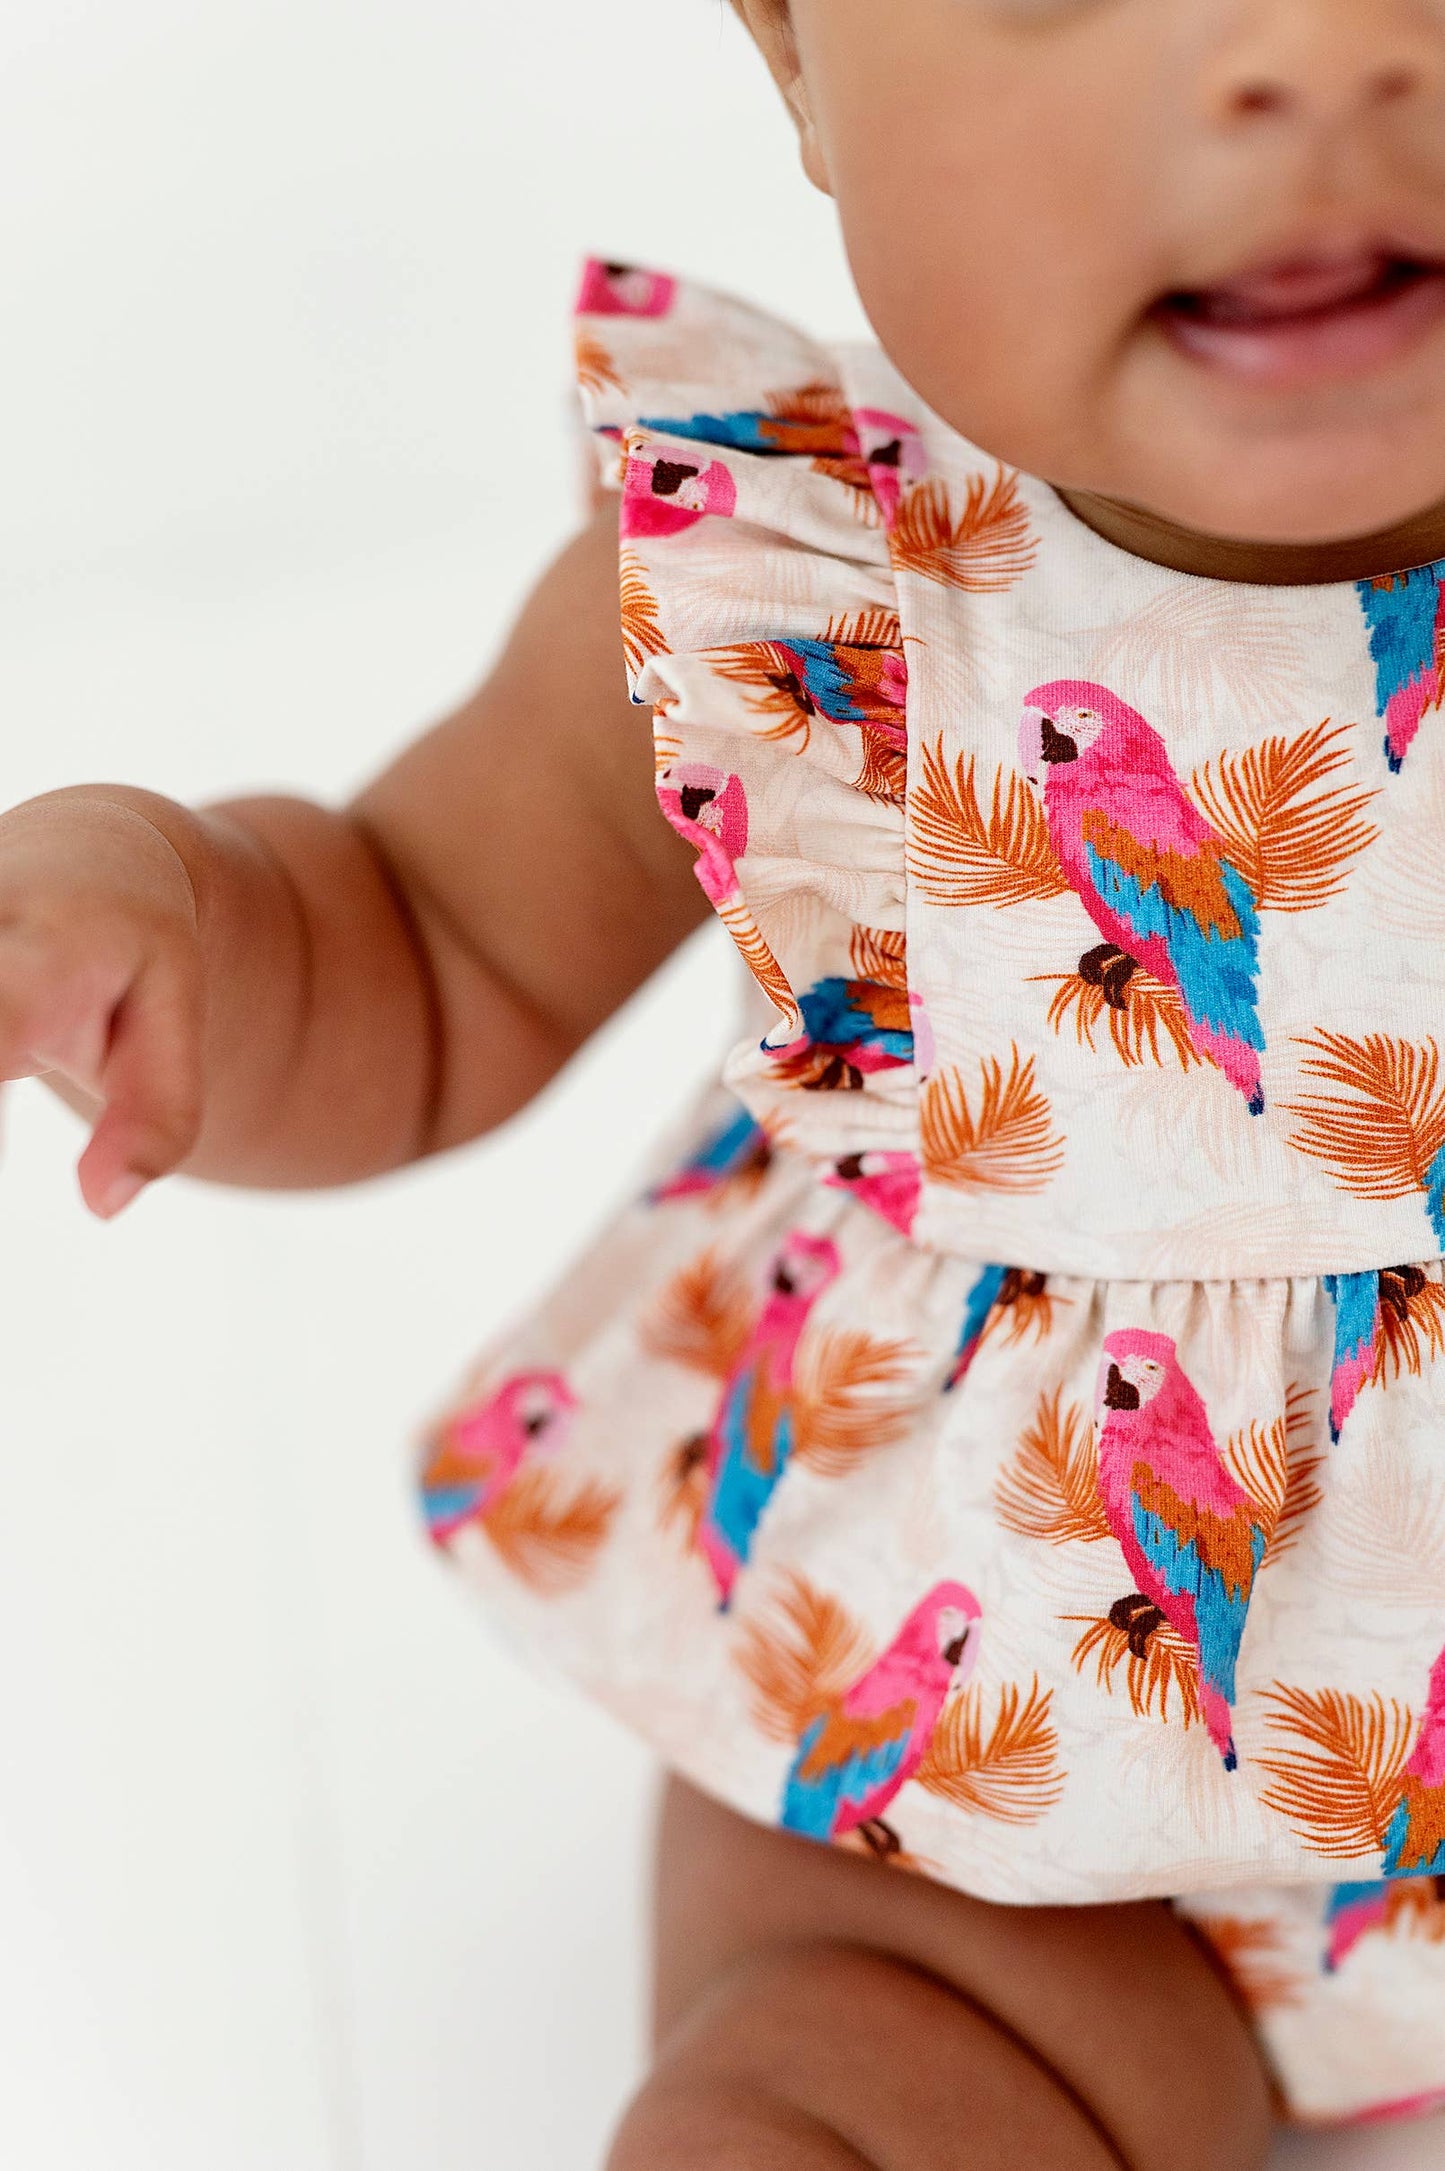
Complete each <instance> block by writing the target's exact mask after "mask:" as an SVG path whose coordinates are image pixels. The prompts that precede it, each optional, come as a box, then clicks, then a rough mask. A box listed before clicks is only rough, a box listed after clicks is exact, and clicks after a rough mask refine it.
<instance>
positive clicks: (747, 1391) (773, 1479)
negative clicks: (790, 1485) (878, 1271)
mask: <svg viewBox="0 0 1445 2171" xmlns="http://www.w3.org/2000/svg"><path fill="white" fill-rule="evenodd" d="M842 1270H843V1262H842V1259H841V1257H840V1255H839V1252H838V1247H837V1245H836V1244H835V1243H834V1242H833V1241H832V1239H831V1237H826V1236H823V1237H820V1236H809V1235H807V1234H806V1233H804V1232H803V1231H801V1230H797V1231H795V1232H794V1233H793V1234H792V1235H791V1236H789V1237H788V1238H787V1239H786V1241H785V1242H784V1244H783V1246H782V1248H781V1250H780V1251H779V1252H778V1255H777V1257H776V1258H775V1260H774V1261H773V1265H772V1268H771V1272H770V1277H769V1280H770V1286H769V1290H768V1295H767V1300H766V1302H765V1303H764V1305H763V1308H762V1310H761V1311H760V1312H759V1314H758V1317H757V1320H756V1322H755V1324H754V1326H753V1330H752V1333H751V1334H750V1335H749V1337H748V1340H747V1344H746V1346H745V1347H744V1349H743V1351H742V1354H741V1356H740V1357H739V1358H738V1361H737V1363H736V1365H735V1366H734V1368H733V1370H732V1372H731V1373H730V1374H729V1376H728V1378H727V1379H726V1381H725V1382H724V1384H723V1390H722V1394H721V1397H720V1398H719V1401H718V1406H717V1411H716V1414H715V1415H714V1418H713V1421H712V1426H711V1429H710V1431H709V1432H708V1435H707V1440H706V1457H707V1497H706V1501H705V1504H704V1506H703V1511H702V1515H701V1518H700V1520H699V1523H698V1534H697V1542H698V1546H699V1548H700V1550H701V1552H702V1554H703V1556H704V1558H705V1559H706V1560H707V1562H708V1564H709V1566H710V1567H711V1569H712V1572H713V1577H714V1579H715V1581H716V1583H717V1587H718V1595H719V1597H720V1599H721V1601H722V1603H723V1605H724V1606H726V1605H728V1603H729V1602H730V1600H731V1598H732V1594H733V1587H734V1585H735V1583H736V1582H737V1578H738V1572H739V1570H740V1569H741V1568H743V1567H744V1566H745V1565H746V1563H747V1561H748V1559H749V1556H750V1555H751V1552H752V1547H753V1539H754V1537H755V1535H756V1532H757V1527H758V1524H759V1522H760V1521H761V1519H762V1515H763V1512H764V1510H765V1509H766V1507H767V1505H768V1502H769V1501H770V1500H771V1499H772V1496H773V1493H774V1491H775V1490H776V1489H777V1486H778V1483H779V1480H780V1479H781V1477H782V1475H783V1472H784V1470H785V1469H786V1468H787V1465H788V1461H789V1459H790V1457H791V1455H792V1452H793V1449H794V1447H795V1445H796V1444H797V1431H798V1418H797V1408H796V1403H795V1396H794V1368H795V1365H796V1361H797V1354H798V1344H799V1342H800V1341H801V1339H802V1336H803V1330H804V1329H805V1327H806V1326H807V1324H808V1319H809V1315H810V1314H811V1312H812V1310H813V1307H814V1305H815V1304H816V1303H817V1301H818V1299H819V1297H821V1296H822V1294H823V1292H824V1290H825V1289H827V1288H828V1287H830V1285H831V1284H832V1283H833V1282H835V1281H836V1280H837V1278H838V1276H839V1274H840V1273H841V1272H842Z"/></svg>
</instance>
